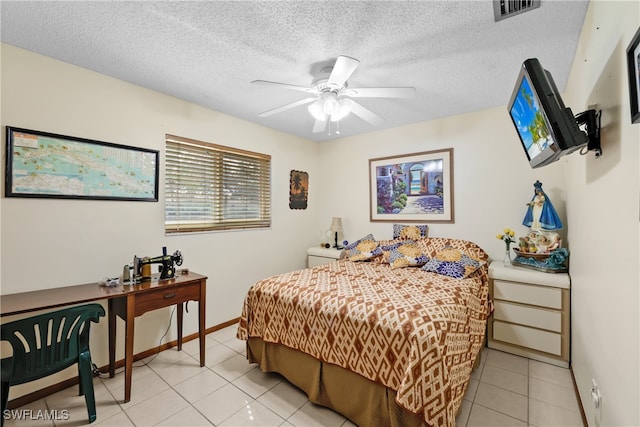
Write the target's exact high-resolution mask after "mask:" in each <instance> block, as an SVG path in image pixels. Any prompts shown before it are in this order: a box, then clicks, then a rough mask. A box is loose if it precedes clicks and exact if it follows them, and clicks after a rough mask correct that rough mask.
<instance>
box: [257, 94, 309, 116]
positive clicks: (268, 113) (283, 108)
mask: <svg viewBox="0 0 640 427" xmlns="http://www.w3.org/2000/svg"><path fill="white" fill-rule="evenodd" d="M316 99H317V98H304V99H301V100H299V101H296V102H292V103H291V104H286V105H282V106H280V107H278V108H274V109H273V110H269V111H265V112H264V113H260V114H258V116H260V117H269V116H272V115H274V114H277V113H281V112H283V111H286V110H289V109H291V108H294V107H298V106H300V105H304V104H309V103H311V102H313V101H315V100H316Z"/></svg>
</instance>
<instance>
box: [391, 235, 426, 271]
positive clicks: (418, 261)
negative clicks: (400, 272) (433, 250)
mask: <svg viewBox="0 0 640 427" xmlns="http://www.w3.org/2000/svg"><path fill="white" fill-rule="evenodd" d="M381 249H382V251H383V253H384V254H385V255H384V256H385V257H387V259H388V262H389V264H390V265H391V268H401V267H414V266H421V265H424V264H425V263H426V262H427V261H429V259H428V258H427V257H426V256H425V255H424V254H423V253H422V252H421V251H420V248H418V245H416V243H415V242H414V241H413V240H405V241H404V242H400V243H396V244H394V245H389V246H386V247H382V248H381ZM385 249H386V251H385ZM385 252H386V253H385ZM387 254H388V255H387Z"/></svg>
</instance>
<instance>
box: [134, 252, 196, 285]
mask: <svg viewBox="0 0 640 427" xmlns="http://www.w3.org/2000/svg"><path fill="white" fill-rule="evenodd" d="M182 261H183V258H182V253H181V252H180V251H175V252H174V253H173V255H167V247H166V246H163V247H162V255H160V256H157V257H144V258H138V257H137V256H135V255H134V257H133V276H132V277H130V278H129V281H130V282H132V283H139V282H144V281H148V280H151V264H160V265H159V266H158V270H159V272H160V280H165V279H171V278H173V277H175V273H176V268H175V266H176V265H182ZM126 267H127V266H125V269H126ZM123 281H124V282H126V281H127V280H126V279H125V278H124V277H123Z"/></svg>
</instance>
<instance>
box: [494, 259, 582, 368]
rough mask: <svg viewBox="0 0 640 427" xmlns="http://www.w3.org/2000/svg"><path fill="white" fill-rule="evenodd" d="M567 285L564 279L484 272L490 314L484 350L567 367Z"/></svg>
mask: <svg viewBox="0 0 640 427" xmlns="http://www.w3.org/2000/svg"><path fill="white" fill-rule="evenodd" d="M570 289H571V280H570V278H569V275H568V274H567V273H544V272H540V271H536V270H531V269H527V268H522V267H515V266H511V267H505V266H504V265H503V263H502V262H497V261H494V262H492V263H491V265H490V266H489V292H490V295H491V298H492V300H493V303H494V312H493V315H492V316H491V318H490V319H489V323H488V346H489V348H493V349H496V350H502V351H505V352H508V353H512V354H517V355H520V356H524V357H528V358H530V359H535V360H540V361H542V362H547V363H552V364H554V365H557V366H562V367H568V366H569V343H570V333H571V330H570V319H571V311H570V310H571V293H570Z"/></svg>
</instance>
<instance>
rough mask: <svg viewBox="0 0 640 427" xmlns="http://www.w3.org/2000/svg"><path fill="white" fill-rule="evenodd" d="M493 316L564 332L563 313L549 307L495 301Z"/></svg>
mask: <svg viewBox="0 0 640 427" xmlns="http://www.w3.org/2000/svg"><path fill="white" fill-rule="evenodd" d="M493 318H494V319H496V320H504V321H506V322H510V323H518V324H520V325H525V326H533V327H535V328H539V329H546V330H549V331H554V332H558V333H560V332H562V314H561V312H559V311H556V310H550V309H548V308H538V307H531V306H524V305H520V304H511V303H508V302H505V301H495V302H494V312H493Z"/></svg>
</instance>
